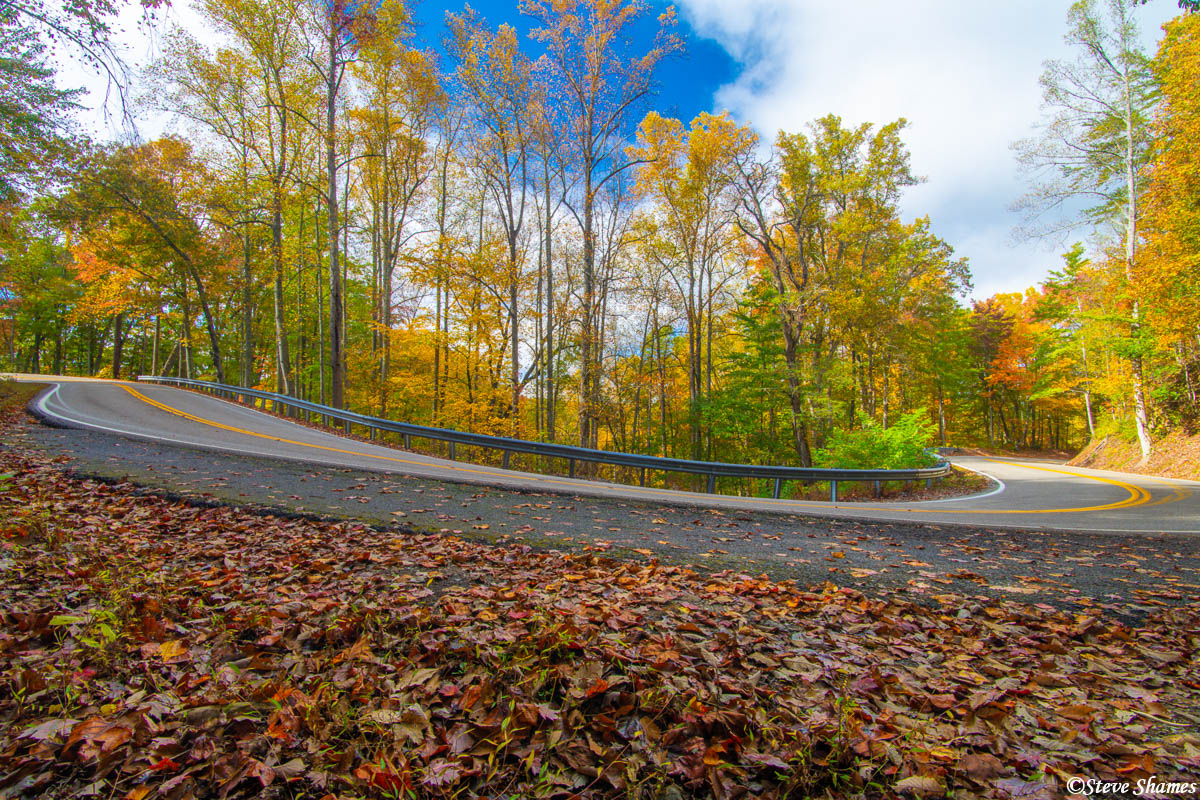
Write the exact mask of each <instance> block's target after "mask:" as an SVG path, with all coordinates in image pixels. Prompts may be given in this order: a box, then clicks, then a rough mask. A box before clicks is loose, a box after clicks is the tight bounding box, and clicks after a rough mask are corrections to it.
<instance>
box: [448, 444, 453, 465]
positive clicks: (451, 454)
mask: <svg viewBox="0 0 1200 800" xmlns="http://www.w3.org/2000/svg"><path fill="white" fill-rule="evenodd" d="M449 445H450V460H451V461H453V460H454V442H449Z"/></svg>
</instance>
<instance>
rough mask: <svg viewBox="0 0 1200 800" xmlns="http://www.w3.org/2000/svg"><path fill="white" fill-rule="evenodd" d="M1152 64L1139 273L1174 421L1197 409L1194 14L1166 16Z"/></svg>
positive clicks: (1199, 270) (1198, 198) (1198, 76)
mask: <svg viewBox="0 0 1200 800" xmlns="http://www.w3.org/2000/svg"><path fill="white" fill-rule="evenodd" d="M1154 66H1155V71H1156V73H1157V75H1158V77H1159V80H1160V82H1161V87H1162V100H1161V103H1160V105H1159V108H1158V114H1157V116H1156V118H1155V121H1154V132H1155V134H1156V135H1155V139H1154V145H1153V148H1152V150H1151V160H1150V163H1149V165H1148V167H1147V170H1146V177H1145V193H1144V195H1143V198H1142V199H1143V204H1144V205H1143V208H1144V210H1145V219H1144V222H1143V225H1142V232H1143V234H1144V236H1145V247H1144V250H1143V253H1144V257H1143V258H1142V259H1141V262H1140V264H1139V276H1138V277H1139V282H1140V286H1141V287H1142V291H1143V293H1144V297H1145V298H1146V299H1147V301H1148V303H1147V314H1146V321H1147V325H1148V326H1149V328H1150V329H1151V332H1152V334H1153V337H1154V344H1155V349H1156V350H1157V351H1158V353H1159V354H1161V355H1163V356H1165V357H1166V360H1168V363H1171V362H1173V364H1172V366H1171V368H1170V369H1169V370H1168V375H1167V380H1160V381H1156V383H1158V386H1157V389H1158V392H1157V393H1156V394H1158V395H1159V396H1160V397H1161V400H1162V401H1163V404H1164V405H1165V406H1166V407H1167V409H1169V410H1171V411H1175V412H1178V417H1181V418H1182V420H1180V421H1186V422H1192V421H1194V420H1196V419H1197V418H1198V417H1200V391H1198V390H1197V380H1196V375H1195V372H1196V369H1197V365H1198V363H1200V341H1197V332H1198V331H1200V206H1198V203H1200V153H1198V152H1197V151H1198V148H1200V91H1198V90H1197V86H1198V85H1200V16H1197V15H1192V14H1187V15H1184V16H1181V17H1179V18H1177V19H1175V20H1173V21H1172V22H1170V23H1168V25H1167V26H1166V36H1165V37H1164V38H1163V40H1162V43H1161V44H1160V46H1159V51H1158V55H1157V57H1156V58H1155V62H1154Z"/></svg>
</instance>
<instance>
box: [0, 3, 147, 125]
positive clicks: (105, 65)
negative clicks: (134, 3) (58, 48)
mask: <svg viewBox="0 0 1200 800" xmlns="http://www.w3.org/2000/svg"><path fill="white" fill-rule="evenodd" d="M138 2H139V5H140V6H141V8H142V11H143V14H145V15H146V16H147V17H149V18H152V17H153V15H154V13H155V12H156V11H157V10H158V9H160V8H162V7H164V6H167V5H170V0H138ZM124 5H125V4H124V3H123V2H121V0H74V1H73V2H64V3H62V4H57V3H55V2H52V1H50V0H4V2H3V3H0V42H3V45H2V46H4V47H7V46H8V44H9V41H11V39H16V40H18V41H20V42H21V47H22V48H33V49H36V52H32V53H31V52H30V51H29V50H26V51H25V53H26V54H27V55H32V56H33V58H34V61H32V62H28V61H26V62H24V63H16V64H8V65H2V66H0V75H2V74H3V73H4V72H8V71H9V70H11V71H12V72H14V73H16V74H18V75H19V74H20V73H22V72H25V73H26V74H29V73H30V72H31V71H33V72H36V71H37V69H38V68H39V65H40V63H41V61H40V59H41V56H42V48H43V37H44V38H45V39H46V40H49V42H50V44H51V46H52V47H53V46H55V45H58V44H64V45H66V46H68V47H70V48H71V49H73V50H75V52H76V53H77V54H78V55H79V56H80V58H82V60H83V62H84V64H86V65H87V66H88V67H90V68H92V69H94V70H95V71H96V72H97V73H99V74H101V75H104V76H106V78H107V84H106V85H107V88H108V90H109V91H112V90H113V89H115V90H116V92H117V94H118V96H119V98H120V100H121V111H122V114H123V115H124V116H125V120H126V121H127V122H128V121H130V116H129V108H128V107H127V106H126V104H125V100H126V88H127V84H128V82H129V75H128V72H127V69H126V67H125V64H124V62H123V61H122V60H121V57H120V55H119V53H118V49H117V46H116V45H114V44H113V42H112V34H113V29H112V21H113V19H114V18H115V17H116V16H117V14H119V13H120V11H121V9H122V8H123V7H124ZM10 37H11V38H10ZM6 57H7V54H6V55H4V56H0V58H6ZM6 88H8V89H13V88H15V87H14V86H13V85H11V84H10V85H8V86H6ZM106 99H107V98H106ZM106 105H107V104H106Z"/></svg>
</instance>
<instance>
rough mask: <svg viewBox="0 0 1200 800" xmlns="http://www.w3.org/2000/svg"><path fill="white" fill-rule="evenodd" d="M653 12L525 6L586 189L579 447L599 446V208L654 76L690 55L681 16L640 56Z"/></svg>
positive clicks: (602, 1)
mask: <svg viewBox="0 0 1200 800" xmlns="http://www.w3.org/2000/svg"><path fill="white" fill-rule="evenodd" d="M648 9H649V5H648V3H646V2H645V0H616V1H615V2H614V1H613V0H523V2H522V10H523V11H524V12H525V13H527V14H530V15H531V16H533V17H534V18H536V19H537V20H538V21H539V22H540V23H541V25H540V27H538V28H536V29H535V30H534V31H533V34H532V35H533V37H534V39H535V40H537V41H539V42H541V43H542V44H543V45H545V47H546V56H545V57H546V59H547V63H548V64H549V70H550V73H551V75H552V79H553V85H552V86H551V90H550V91H551V95H552V99H551V100H550V104H551V105H552V106H555V107H557V108H559V109H560V114H561V123H560V124H561V125H562V128H563V129H564V131H565V133H564V144H565V145H566V146H567V148H568V151H569V159H570V161H571V164H572V168H573V171H574V173H575V176H576V177H577V179H578V181H579V183H580V186H579V194H578V197H577V199H576V200H575V202H573V203H572V204H571V206H570V208H571V211H572V214H573V216H574V217H575V220H576V222H577V223H578V225H579V228H580V231H581V232H582V235H583V252H582V255H581V260H582V264H581V271H582V282H583V287H582V304H583V309H582V315H581V324H580V359H579V364H580V367H579V386H580V409H579V443H580V444H581V445H583V446H595V445H596V444H597V440H598V433H599V428H598V419H597V415H598V412H599V409H598V404H599V395H600V354H601V344H602V343H601V338H600V334H601V330H602V327H601V308H602V306H603V304H604V300H605V298H604V297H603V292H602V289H603V286H602V276H601V275H600V274H599V270H598V266H600V265H599V264H598V262H597V247H596V238H597V232H598V231H597V228H598V224H599V220H598V219H597V214H596V212H597V203H598V201H599V200H600V198H601V193H602V192H603V191H604V190H605V189H606V188H611V187H610V184H611V183H613V182H614V181H619V179H620V176H621V175H622V174H623V173H625V172H626V171H627V170H629V169H630V168H631V167H632V166H633V165H632V164H631V163H630V162H628V161H625V160H623V159H622V158H621V149H622V148H623V146H624V143H625V137H626V136H627V135H628V133H629V128H630V127H631V126H632V123H633V121H634V120H636V119H637V118H638V117H637V116H635V115H636V114H637V112H638V109H639V107H640V105H641V104H642V103H643V102H644V101H645V100H646V99H647V98H648V97H649V96H650V94H651V92H652V91H653V89H654V71H655V69H656V68H657V67H658V65H659V64H660V63H662V61H663V59H665V58H667V57H669V56H671V55H672V54H674V53H677V52H679V51H680V50H682V48H683V42H682V40H681V39H680V38H679V37H678V36H677V35H675V34H674V33H673V32H672V28H673V26H674V24H675V17H674V10H673V9H669V10H668V11H667V12H665V13H664V14H662V15H661V16H660V17H659V25H658V29H657V32H656V33H655V36H654V39H653V41H652V42H651V44H650V46H649V48H647V49H646V50H645V51H644V52H637V51H636V50H635V49H634V48H633V47H632V46H631V42H632V41H633V37H632V35H631V34H632V29H633V27H634V26H635V24H636V23H637V21H638V19H639V18H640V17H642V16H643V15H644V14H645V13H646V12H647V11H648Z"/></svg>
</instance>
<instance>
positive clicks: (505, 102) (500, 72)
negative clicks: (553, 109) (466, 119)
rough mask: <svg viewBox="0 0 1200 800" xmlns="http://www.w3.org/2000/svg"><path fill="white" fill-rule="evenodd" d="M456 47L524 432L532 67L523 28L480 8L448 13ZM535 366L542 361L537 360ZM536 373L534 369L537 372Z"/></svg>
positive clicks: (515, 423) (514, 409) (516, 412)
mask: <svg viewBox="0 0 1200 800" xmlns="http://www.w3.org/2000/svg"><path fill="white" fill-rule="evenodd" d="M448 19H449V25H450V30H451V40H450V43H451V52H452V53H453V55H454V56H455V58H456V59H457V60H458V62H459V65H458V69H457V70H456V71H455V77H456V79H457V80H458V83H459V85H460V86H461V87H462V90H463V92H464V94H465V95H466V100H467V107H468V108H470V109H472V112H473V113H472V118H471V121H472V122H473V123H474V125H475V127H476V131H475V135H474V136H473V137H472V140H471V141H472V143H473V146H474V162H475V163H476V165H477V166H478V168H479V170H480V173H481V175H482V178H483V181H484V184H485V185H486V186H487V189H488V194H489V195H490V196H491V199H492V203H493V205H494V207H495V210H496V213H497V215H498V216H499V219H500V226H501V228H502V229H503V231H504V238H505V242H506V243H507V246H508V276H507V281H506V282H507V287H506V288H507V293H508V328H509V331H508V333H509V340H510V344H511V352H510V355H509V359H510V363H509V370H510V372H509V374H510V386H511V390H512V405H511V414H512V430H511V433H512V434H513V435H519V433H520V408H521V402H520V401H521V388H522V386H523V385H524V383H525V380H523V379H522V376H521V359H520V349H519V348H520V314H519V310H518V302H517V301H518V292H519V290H520V285H521V281H522V273H523V271H524V269H523V267H524V265H523V262H524V253H523V252H521V250H522V248H521V246H520V237H521V231H522V228H523V227H524V225H525V211H526V209H527V207H528V205H529V191H530V185H531V181H530V178H531V175H530V169H529V167H530V163H529V162H530V150H531V147H532V141H533V136H534V131H533V130H532V129H533V125H534V122H533V121H532V119H531V110H532V108H533V106H534V104H535V103H537V98H536V96H535V90H534V80H533V65H532V64H531V63H530V61H529V59H528V58H527V57H526V56H525V54H524V53H522V52H521V49H520V46H519V44H518V42H517V35H516V31H514V30H513V28H512V27H511V26H509V25H501V26H500V27H499V28H498V29H497V30H496V31H495V32H492V31H490V30H488V28H487V25H486V23H484V22H483V20H481V19H479V18H478V17H477V16H475V15H474V14H473V13H468V14H466V15H464V16H462V17H458V16H455V15H453V14H451V15H449V16H448ZM535 366H536V362H535ZM530 374H531V375H532V374H533V369H532V368H531V369H530Z"/></svg>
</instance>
